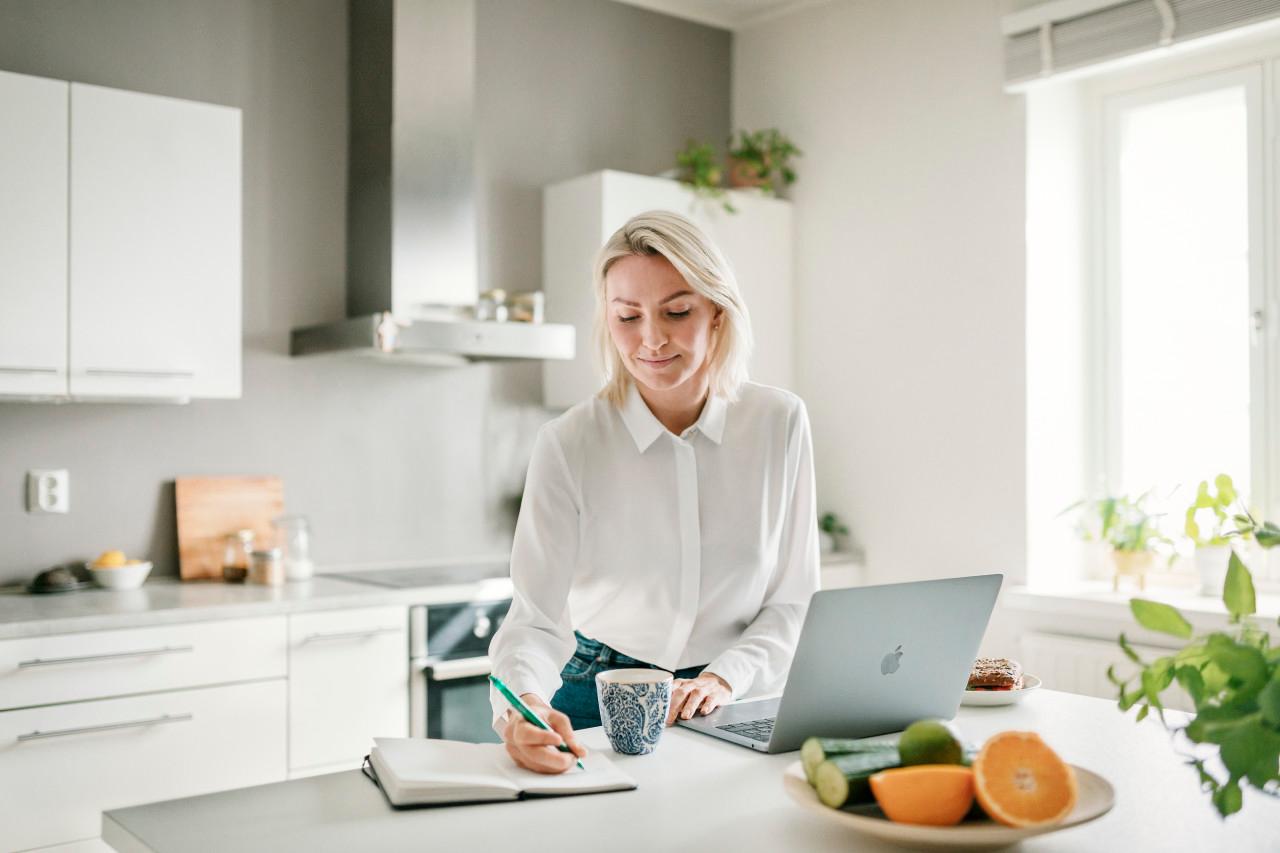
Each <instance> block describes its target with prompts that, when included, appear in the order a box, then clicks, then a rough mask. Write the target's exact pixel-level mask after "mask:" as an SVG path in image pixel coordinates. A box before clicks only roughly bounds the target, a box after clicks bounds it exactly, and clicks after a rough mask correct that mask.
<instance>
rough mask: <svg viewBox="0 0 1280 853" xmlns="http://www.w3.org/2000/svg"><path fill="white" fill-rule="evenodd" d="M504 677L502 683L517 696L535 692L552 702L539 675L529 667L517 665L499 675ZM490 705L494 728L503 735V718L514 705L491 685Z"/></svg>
mask: <svg viewBox="0 0 1280 853" xmlns="http://www.w3.org/2000/svg"><path fill="white" fill-rule="evenodd" d="M498 678H500V679H502V683H503V684H505V685H507V689H508V690H510V691H511V692H512V693H514V694H515V695H516V696H523V695H524V694H526V693H533V694H534V695H536V696H540V697H541V698H542V700H543V701H544V702H546V703H547V704H550V703H551V697H550V696H543V695H542V694H543V692H544V690H543V687H542V684H541V683H540V682H539V681H538V677H537V676H536V675H535V674H534V672H533V671H532V670H531V669H529V668H527V667H523V666H521V667H517V668H514V669H511V670H510V671H508V672H505V673H502V674H499V675H498ZM489 706H490V707H491V708H492V709H493V730H494V731H495V732H497V733H498V736H499V737H501V736H502V732H503V729H504V723H503V722H502V718H503V717H504V716H506V713H507V711H509V710H511V708H512V705H511V703H510V702H508V701H507V697H505V696H503V695H502V694H501V693H499V692H498V688H496V687H494V686H493V685H489Z"/></svg>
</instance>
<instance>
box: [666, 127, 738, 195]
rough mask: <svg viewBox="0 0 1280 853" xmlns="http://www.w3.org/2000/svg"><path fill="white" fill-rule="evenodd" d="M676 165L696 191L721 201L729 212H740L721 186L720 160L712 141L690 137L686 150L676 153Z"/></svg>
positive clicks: (681, 174)
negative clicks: (726, 196)
mask: <svg viewBox="0 0 1280 853" xmlns="http://www.w3.org/2000/svg"><path fill="white" fill-rule="evenodd" d="M676 165H677V166H679V168H680V180H682V181H684V182H685V183H686V184H689V185H690V186H692V187H693V190H694V192H696V193H697V194H698V195H700V196H703V197H705V198H710V199H715V200H717V201H719V202H720V203H721V205H722V206H723V207H724V209H725V211H726V212H727V213H737V212H738V211H737V210H736V209H735V208H734V206H733V205H732V204H730V203H729V201H728V199H726V198H725V195H724V188H723V187H721V186H720V180H721V177H722V172H721V170H720V160H719V158H718V157H717V155H716V149H715V148H714V147H713V146H712V145H711V143H709V142H697V141H695V140H692V139H690V140H689V142H688V144H687V145H686V146H685V148H684V150H683V151H680V152H678V153H677V154H676Z"/></svg>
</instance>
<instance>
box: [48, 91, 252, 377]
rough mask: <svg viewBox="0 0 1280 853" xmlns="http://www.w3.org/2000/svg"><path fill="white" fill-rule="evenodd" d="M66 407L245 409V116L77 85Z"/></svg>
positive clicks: (73, 95) (73, 100) (73, 109)
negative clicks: (229, 400) (240, 402)
mask: <svg viewBox="0 0 1280 853" xmlns="http://www.w3.org/2000/svg"><path fill="white" fill-rule="evenodd" d="M70 170H71V172H70V173H71V179H70V199H71V205H70V223H71V238H70V264H71V269H70V323H69V327H70V365H69V369H70V393H71V395H72V396H73V397H79V398H90V399H91V398H94V397H108V398H164V399H174V398H190V397H238V396H239V395H240V265H241V247H240V239H241V237H240V171H241V153H240V111H239V110H238V109H234V108H231V107H223V106H216V105H213V104H202V103H195V102H192V101H182V100H177V99H174V98H166V97H160V96H156V95H146V94H140V93H137V92H125V91H120V90H116V89H106V88H102V87H99V86H89V85H84V84H80V83H72V84H71V140H70Z"/></svg>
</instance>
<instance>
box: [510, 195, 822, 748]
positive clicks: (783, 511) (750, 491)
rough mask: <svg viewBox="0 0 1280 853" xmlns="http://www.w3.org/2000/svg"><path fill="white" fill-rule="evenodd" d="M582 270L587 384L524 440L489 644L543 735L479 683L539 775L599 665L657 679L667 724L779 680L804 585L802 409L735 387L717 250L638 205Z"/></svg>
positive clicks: (723, 270) (740, 331)
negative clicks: (590, 343)
mask: <svg viewBox="0 0 1280 853" xmlns="http://www.w3.org/2000/svg"><path fill="white" fill-rule="evenodd" d="M594 279H595V290H596V327H595V331H596V344H597V350H598V354H599V355H600V356H601V357H602V360H603V363H604V367H605V376H606V384H605V386H604V388H603V389H602V390H601V392H600V394H599V395H598V396H597V397H595V398H592V399H590V400H587V401H584V402H582V403H579V404H578V405H576V406H574V407H573V408H572V409H570V410H569V411H567V412H565V413H564V414H563V415H561V416H560V417H558V418H556V419H555V420H553V421H551V422H550V423H548V424H546V425H545V426H544V427H543V428H542V429H541V431H540V432H539V433H538V437H537V440H536V442H535V444H534V450H533V458H532V460H531V461H530V463H529V474H528V478H527V480H526V483H525V492H524V499H523V501H522V504H521V509H520V518H519V520H518V522H517V524H516V533H515V540H514V542H513V544H512V550H511V578H512V581H513V584H514V587H515V595H514V599H513V601H512V606H511V611H510V613H509V614H508V616H507V618H506V621H505V622H504V623H503V625H502V628H501V629H500V630H499V631H498V633H497V634H496V635H495V636H494V638H493V643H492V645H491V647H490V650H489V654H490V656H491V657H492V659H493V667H494V672H495V673H496V674H497V675H498V677H499V678H501V679H502V680H503V681H505V682H506V683H507V685H508V686H509V687H510V688H511V689H512V690H513V691H514V692H515V693H517V694H520V695H521V696H522V698H523V699H524V701H525V702H526V703H527V704H528V705H529V706H530V707H531V708H532V709H533V710H534V711H535V712H536V713H538V714H539V715H541V716H542V717H543V719H545V720H547V721H548V723H550V725H551V727H552V729H553V731H551V732H548V731H543V730H541V729H538V728H537V727H535V726H533V725H531V724H530V723H528V722H525V721H524V720H523V719H522V718H521V717H520V716H519V715H518V714H514V713H513V712H512V711H511V709H510V707H509V706H508V704H507V703H506V702H505V700H503V699H502V697H501V696H499V695H498V694H497V693H496V691H495V692H494V693H493V710H494V728H495V730H496V731H498V732H499V734H501V735H502V738H503V741H504V742H505V743H506V746H507V751H508V753H510V755H511V757H512V758H513V759H514V760H515V761H516V763H517V764H520V765H521V766H524V767H527V768H529V769H530V770H536V771H541V772H544V773H559V772H561V771H564V770H566V769H568V768H569V767H571V766H572V765H573V762H574V760H575V755H577V756H580V755H582V754H584V751H583V749H582V747H581V745H580V744H579V743H578V742H577V740H576V739H575V738H574V735H573V729H574V728H585V727H588V726H594V725H599V724H600V718H599V709H598V706H597V704H596V691H595V675H596V673H597V672H600V671H601V670H605V669H614V668H619V667H637V666H640V667H653V668H661V669H666V670H670V671H671V672H674V673H675V676H676V680H675V684H674V688H673V691H672V699H671V711H670V714H669V716H668V720H667V722H668V724H670V723H672V722H674V721H675V719H676V718H677V717H678V718H681V719H689V718H690V717H692V716H693V714H695V713H698V714H709V713H711V712H712V711H714V710H715V709H716V708H718V707H720V706H721V705H723V704H724V703H726V702H729V701H731V700H732V699H735V698H738V697H740V696H742V695H744V694H745V693H747V692H751V693H757V694H758V693H763V692H768V691H771V690H777V689H779V688H780V687H781V685H782V683H783V681H784V680H785V678H786V671H787V667H788V666H789V665H790V663H791V656H792V654H793V652H794V650H795V644H796V641H797V639H798V636H799V632H800V625H801V622H802V621H803V618H804V612H805V608H806V607H807V606H808V602H809V597H810V596H811V595H812V594H813V592H814V591H815V590H816V589H817V587H818V542H817V534H818V531H817V520H816V515H815V512H814V485H813V461H812V447H811V440H810V436H809V422H808V417H807V415H806V413H805V408H804V404H803V403H802V402H801V401H800V399H799V398H798V397H796V396H795V395H794V394H791V393H789V392H787V391H782V390H779V389H776V388H770V387H767V386H764V385H758V384H755V383H752V382H748V381H746V364H747V358H748V355H749V354H750V350H751V328H750V324H749V321H748V318H747V309H746V306H745V305H744V304H743V302H742V299H741V296H740V295H739V293H738V287H737V283H736V281H735V280H734V277H733V273H732V271H731V270H730V269H729V266H728V264H727V263H726V262H725V260H724V257H723V256H722V255H721V254H720V252H719V250H718V249H716V247H715V246H714V245H712V243H711V242H710V241H709V240H708V239H707V237H706V236H705V235H704V234H703V233H702V232H701V231H700V230H699V229H698V228H697V226H695V225H694V224H693V223H692V222H690V221H689V220H687V219H685V218H684V217H682V216H678V215H676V214H674V213H668V212H665V211H651V212H649V213H644V214H641V215H639V216H636V217H634V218H632V219H631V220H630V221H628V222H627V223H626V224H625V225H624V226H622V228H620V229H618V231H617V232H615V233H614V235H613V236H612V237H610V238H609V240H608V241H607V242H606V243H605V245H604V247H603V248H602V249H601V250H600V254H599V256H598V258H597V262H596V268H595V275H594ZM562 742H563V743H566V744H568V746H569V747H570V749H571V750H572V753H564V752H559V751H557V750H556V749H555V747H556V746H557V745H559V744H560V743H562Z"/></svg>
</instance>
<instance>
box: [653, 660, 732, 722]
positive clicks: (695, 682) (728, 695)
mask: <svg viewBox="0 0 1280 853" xmlns="http://www.w3.org/2000/svg"><path fill="white" fill-rule="evenodd" d="M731 699H733V690H732V689H730V687H729V682H727V681H725V680H724V679H723V678H721V677H720V676H718V675H716V674H715V673H714V672H704V673H702V674H701V675H699V676H698V677H697V678H677V679H676V680H675V683H674V684H672V686H671V710H670V711H669V712H667V725H668V726H670V725H673V724H674V723H675V721H676V719H677V718H679V719H681V720H688V719H692V717H693V715H694V714H695V713H698V714H702V715H704V716H705V715H707V714H710V713H711V712H712V711H714V710H715V709H716V708H719V707H720V706H721V705H723V704H724V703H726V702H728V701H730V700H731Z"/></svg>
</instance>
